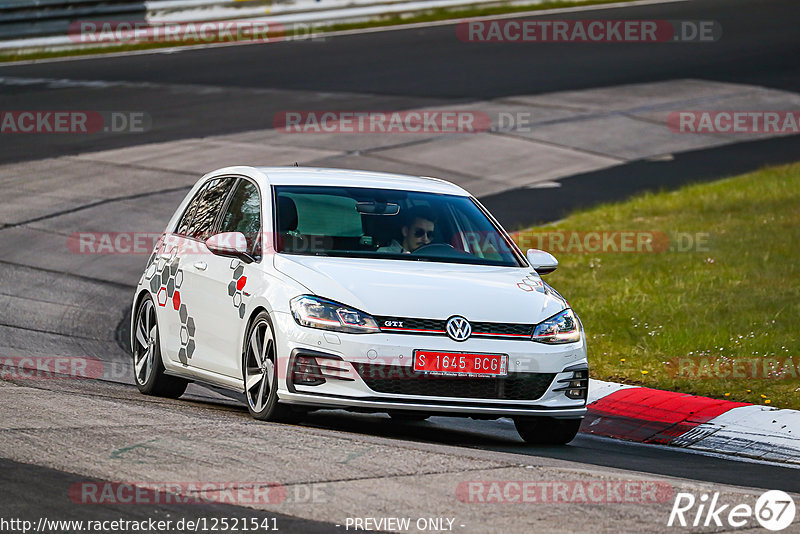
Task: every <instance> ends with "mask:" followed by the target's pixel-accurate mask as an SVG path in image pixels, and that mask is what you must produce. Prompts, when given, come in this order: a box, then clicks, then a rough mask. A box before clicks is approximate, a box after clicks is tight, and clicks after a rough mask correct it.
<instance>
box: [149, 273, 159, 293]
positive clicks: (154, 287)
mask: <svg viewBox="0 0 800 534" xmlns="http://www.w3.org/2000/svg"><path fill="white" fill-rule="evenodd" d="M159 287H161V277H160V276H158V275H155V276H154V277H153V278H152V279H151V280H150V292H151V293H155V292H156V291H158V288H159Z"/></svg>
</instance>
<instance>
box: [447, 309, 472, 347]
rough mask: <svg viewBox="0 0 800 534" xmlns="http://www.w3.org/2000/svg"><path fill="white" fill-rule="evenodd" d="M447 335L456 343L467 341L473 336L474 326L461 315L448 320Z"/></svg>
mask: <svg viewBox="0 0 800 534" xmlns="http://www.w3.org/2000/svg"><path fill="white" fill-rule="evenodd" d="M447 335H448V336H450V338H451V339H454V340H455V341H466V339H467V338H468V337H469V336H471V335H472V325H470V324H469V321H467V320H466V319H464V318H463V317H461V316H459V315H455V316H453V317H451V318H450V319H448V320H447Z"/></svg>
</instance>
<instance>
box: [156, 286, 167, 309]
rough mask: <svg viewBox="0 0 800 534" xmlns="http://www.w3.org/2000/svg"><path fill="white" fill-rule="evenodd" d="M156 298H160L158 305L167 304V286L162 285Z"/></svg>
mask: <svg viewBox="0 0 800 534" xmlns="http://www.w3.org/2000/svg"><path fill="white" fill-rule="evenodd" d="M156 300H158V305H159V306H161V307H163V306H166V305H167V288H166V287H162V288H161V289H159V290H158V295H156Z"/></svg>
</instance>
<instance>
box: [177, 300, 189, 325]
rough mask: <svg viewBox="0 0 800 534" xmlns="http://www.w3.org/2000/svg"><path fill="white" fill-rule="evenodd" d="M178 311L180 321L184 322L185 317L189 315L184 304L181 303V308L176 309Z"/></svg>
mask: <svg viewBox="0 0 800 534" xmlns="http://www.w3.org/2000/svg"><path fill="white" fill-rule="evenodd" d="M178 313H179V314H180V316H181V322H182V323H185V322H186V318H187V317H188V316H189V313H188V312H187V311H186V304H181V308H180V309H179V310H178Z"/></svg>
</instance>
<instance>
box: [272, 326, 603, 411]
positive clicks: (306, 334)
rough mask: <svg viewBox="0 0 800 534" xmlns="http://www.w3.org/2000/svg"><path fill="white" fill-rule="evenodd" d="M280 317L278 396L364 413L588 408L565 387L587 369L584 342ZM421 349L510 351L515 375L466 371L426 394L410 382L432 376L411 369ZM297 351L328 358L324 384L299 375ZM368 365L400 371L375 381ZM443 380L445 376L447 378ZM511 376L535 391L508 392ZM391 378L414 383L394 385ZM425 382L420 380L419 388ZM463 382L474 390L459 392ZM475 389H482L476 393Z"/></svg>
mask: <svg viewBox="0 0 800 534" xmlns="http://www.w3.org/2000/svg"><path fill="white" fill-rule="evenodd" d="M275 315H276V317H275V319H276V323H277V324H276V326H277V328H276V330H277V332H276V335H277V340H276V341H277V343H278V349H279V350H278V353H279V355H285V356H288V357H285V358H281V365H280V367H279V370H280V371H281V374H280V375H279V376H280V379H279V390H278V396H279V398H280V400H281V402H284V403H288V404H296V405H303V406H308V407H318V408H339V409H341V408H344V409H350V410H357V411H375V412H392V411H411V412H424V413H431V414H433V413H439V414H446V415H457V416H476V417H481V416H486V417H500V416H549V417H558V418H580V417H582V416H583V415H584V414H585V413H586V401H585V399H571V398H569V397H567V396H566V394H565V392H564V391H563V389H564V386H565V383H568V379H570V378H572V377H573V372H574V371H575V370H580V369H588V363H587V359H586V346H585V343H584V341H583V340H581V341H580V342H577V343H570V344H565V345H545V344H541V343H536V342H533V341H529V340H499V339H479V338H472V339H468V340H467V341H464V342H456V341H453V340H451V339H450V338H448V337H446V336H422V335H411V334H394V333H392V334H389V333H376V334H343V333H338V332H328V331H325V330H319V329H313V328H306V327H301V326H299V325H297V323H296V322H295V321H294V319H293V318H292V317H291V316H290V315H289V314H285V313H277V314H275ZM417 349H422V350H434V351H450V352H474V353H491V354H505V355H508V373H509V374H508V376H507V377H506V378H505V379H500V381H503V382H504V385H500V384H498V385H497V390H496V391H495V390H494V389H493V388H494V386H492V385H491V384H494V383H496V381H498V379H497V378H489V377H480V378H472V379H471V381H470V379H466V380H465V381H463V382H461V381H460V377H456V378H453V377H450V378H447V379H444V380H446V381H447V384H445V387H444V390H447V392H446V393H445V392H444V390H443V388H442V387H436V388H433V389H434V390H436V391H438V393H439V394H438V395H437V394H425V393H424V391H425V390H426V389H428V390H430V389H431V388H427V387H410V388H409V387H406V386H411V385H412V382H411V381H414V380H420V379H423V380H429V378H430V377H425V378H423V377H421V375H419V374H418V373H414V372H413V371H412V370H411V368H412V364H413V357H414V356H413V355H414V351H415V350H417ZM298 356H306V357H314V358H315V361H317V362H319V363H320V364H322V365H321V367H322V368H323V370H322V371H321V374H322V375H323V376H325V380H324V383H321V384H318V385H304V384H302V383H301V382H298V381H297V380H296V376H297V375H296V374H295V373H294V369H295V359H296V358H297V357H298ZM365 368H370V369H376V368H377V369H381V370H382V369H384V368H385V369H391V371H399V372H398V373H396V374H391V372H390V374H389V375H388V376H382V377H381V380H379V381H377V382H376V381H374V380H371V375H365V373H364V369H365ZM359 371H360V372H359ZM362 375H363V376H362ZM436 379H439V380H441V377H436ZM508 379H513V380H516V381H517V382H515V384H516V386H515V387H516V388H517V389H516V390H515V391H517V392H519V391H521V389H520V386H519V385H520V384H522V385H523V386H524V387H525V388H527V389H524V391H526V392H527V391H530V392H532V394H531V395H527V396H526V394H525V393H522V394H520V393H516V394H513V395H509V394H507V393H504V392H505V391H508V390H511V389H512V388H511V386H510V384H511V381H510V380H508ZM392 380H402V381H409V382H397V383H393V382H391V381H392ZM487 381H488V382H487ZM531 381H532V382H531ZM542 381H543V382H542ZM535 382H539V383H540V384H539V385H536V386H535V387H534V388H531V387H528V384H529V383H535ZM368 383H369V384H371V385H372V387H370V385H368ZM376 383H378V384H382V385H384V386H385V385H386V384H388V385H389V386H392V387H389V388H388V389H390V390H391V391H387V390H385V388H384V390H381V388H380V387H379V388H377V389H376V386H375V384H376ZM587 383H588V379H587ZM426 384H427V383H419V382H417V383H415V386H420V385H421V386H425V385H426ZM460 384H464V385H465V387H466V388H468V389H465V390H464V391H459V387H460V386H459V385H460ZM468 384H469V386H468ZM505 384H509V385H505ZM504 388H508V390H506V389H504ZM404 390H409V391H411V390H414V391H415V393H414V394H409V393H408V392H406V393H404V392H403V391H404ZM476 390H477V391H479V392H480V393H477V394H474V395H472V394H470V392H471V391H476Z"/></svg>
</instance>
